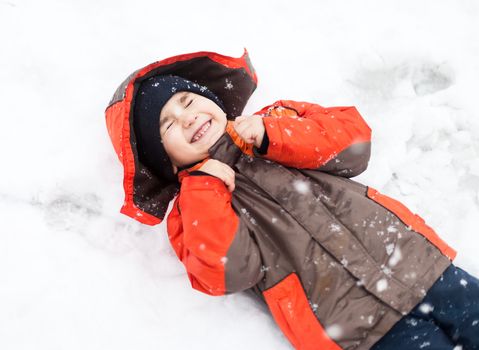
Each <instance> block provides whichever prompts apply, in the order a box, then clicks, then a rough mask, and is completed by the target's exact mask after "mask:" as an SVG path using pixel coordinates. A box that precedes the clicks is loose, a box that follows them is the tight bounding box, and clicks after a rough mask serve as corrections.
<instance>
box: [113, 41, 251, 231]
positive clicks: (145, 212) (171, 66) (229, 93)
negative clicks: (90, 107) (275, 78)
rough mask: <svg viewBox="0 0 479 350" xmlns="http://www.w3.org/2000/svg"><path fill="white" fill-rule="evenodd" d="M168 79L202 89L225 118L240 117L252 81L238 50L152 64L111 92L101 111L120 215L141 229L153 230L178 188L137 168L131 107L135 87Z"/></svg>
mask: <svg viewBox="0 0 479 350" xmlns="http://www.w3.org/2000/svg"><path fill="white" fill-rule="evenodd" d="M159 74H173V75H177V76H180V77H182V78H185V79H188V80H191V81H193V82H196V83H198V84H200V85H205V86H206V87H207V88H208V89H210V90H211V91H212V92H213V93H214V94H215V95H216V96H218V97H219V98H220V99H221V101H222V102H223V104H224V106H225V108H226V114H227V118H228V119H229V120H233V119H234V118H235V117H236V116H238V115H241V113H242V111H243V109H244V107H245V105H246V103H247V102H248V99H249V97H250V96H251V94H252V93H253V91H254V90H255V89H256V86H257V83H258V79H257V77H256V73H255V71H254V68H253V66H252V64H251V62H250V60H249V55H248V51H247V50H246V48H245V49H244V53H243V55H242V56H241V57H238V58H235V57H229V56H224V55H220V54H218V53H215V52H207V51H200V52H194V53H187V54H181V55H177V56H173V57H169V58H165V59H163V60H161V61H157V62H154V63H152V64H149V65H147V66H145V67H143V68H140V69H138V70H136V71H135V72H133V73H132V74H130V75H129V76H128V77H127V78H126V79H125V80H124V81H123V83H121V84H120V86H119V87H118V88H117V90H116V91H115V93H114V95H113V97H112V99H111V100H110V102H109V104H108V107H107V108H106V110H105V117H106V126H107V129H108V134H109V135H110V139H111V142H112V143H113V147H114V149H115V152H116V154H117V155H118V158H119V160H120V162H121V163H122V165H123V188H124V191H125V200H124V202H123V206H122V207H121V209H120V212H121V213H123V214H125V215H128V216H130V217H132V218H134V219H135V220H138V221H139V222H141V223H144V224H148V225H156V224H159V223H160V222H161V221H162V220H163V218H164V216H165V214H166V211H167V209H168V204H169V202H170V201H171V200H172V199H173V198H174V197H175V195H176V194H177V193H178V190H179V182H177V181H176V182H168V181H166V180H165V179H163V178H161V177H159V176H157V175H156V174H154V173H153V172H152V171H150V169H148V168H147V167H146V166H145V165H144V164H142V163H141V162H139V160H138V153H137V148H136V137H135V133H134V130H133V127H132V125H133V110H134V109H133V103H134V101H135V95H136V92H137V90H138V86H139V84H140V83H141V82H142V81H143V80H145V79H148V78H149V77H151V76H153V75H159Z"/></svg>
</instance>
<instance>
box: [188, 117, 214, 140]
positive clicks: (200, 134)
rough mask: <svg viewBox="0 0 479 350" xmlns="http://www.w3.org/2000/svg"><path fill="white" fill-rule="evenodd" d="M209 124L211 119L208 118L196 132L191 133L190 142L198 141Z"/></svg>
mask: <svg viewBox="0 0 479 350" xmlns="http://www.w3.org/2000/svg"><path fill="white" fill-rule="evenodd" d="M210 126H211V120H208V121H207V122H206V123H204V124H203V125H202V126H201V127H200V128H199V129H198V131H197V132H195V134H194V135H193V137H192V138H191V143H193V142H196V141H198V140H199V139H201V138H202V137H203V135H204V134H205V133H206V131H207V130H208V129H209V128H210Z"/></svg>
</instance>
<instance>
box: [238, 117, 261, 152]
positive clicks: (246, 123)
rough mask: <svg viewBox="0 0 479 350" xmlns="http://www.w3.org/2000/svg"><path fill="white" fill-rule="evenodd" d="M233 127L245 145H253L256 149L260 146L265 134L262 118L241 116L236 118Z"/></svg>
mask: <svg viewBox="0 0 479 350" xmlns="http://www.w3.org/2000/svg"><path fill="white" fill-rule="evenodd" d="M233 127H234V129H235V131H236V132H237V133H238V135H239V136H240V137H241V138H242V139H243V140H244V141H245V142H246V143H253V144H254V145H255V146H256V147H257V148H259V147H260V146H261V142H262V141H263V136H264V132H265V129H264V124H263V117H261V116H260V115H256V114H254V115H242V116H239V117H236V119H235V120H234V124H233Z"/></svg>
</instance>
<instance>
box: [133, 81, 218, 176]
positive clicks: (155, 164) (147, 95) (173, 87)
mask: <svg viewBox="0 0 479 350" xmlns="http://www.w3.org/2000/svg"><path fill="white" fill-rule="evenodd" d="M180 91H190V92H193V93H195V94H198V95H202V96H204V97H206V98H209V99H210V100H212V101H213V102H215V103H216V104H217V105H218V106H219V107H220V108H221V109H222V110H223V111H224V112H226V109H225V107H224V105H223V103H222V102H221V100H220V99H219V98H218V97H217V96H216V95H215V94H213V93H212V92H211V91H210V90H208V88H207V87H206V86H201V85H199V84H197V83H193V82H191V81H189V80H187V79H184V78H181V77H178V76H175V75H156V76H153V77H151V78H149V79H146V80H144V81H143V82H142V83H141V84H140V86H139V88H138V92H137V94H136V97H135V104H134V117H133V126H134V130H135V135H136V140H137V149H138V157H139V159H140V161H141V162H142V163H143V164H145V165H146V166H147V167H149V168H150V169H151V170H152V171H153V172H154V173H155V174H156V175H158V176H161V177H163V178H164V179H166V180H169V181H174V180H175V179H176V175H175V174H174V173H173V169H172V164H171V161H170V158H169V157H168V154H167V153H166V151H165V148H164V147H163V143H162V141H161V135H160V112H161V109H162V108H163V106H164V105H165V104H166V103H167V102H168V100H169V99H170V98H171V97H172V96H173V95H174V94H175V93H177V92H180Z"/></svg>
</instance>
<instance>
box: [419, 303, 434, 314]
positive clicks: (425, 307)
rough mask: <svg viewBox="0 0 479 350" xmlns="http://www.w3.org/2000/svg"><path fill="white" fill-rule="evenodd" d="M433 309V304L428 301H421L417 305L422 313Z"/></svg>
mask: <svg viewBox="0 0 479 350" xmlns="http://www.w3.org/2000/svg"><path fill="white" fill-rule="evenodd" d="M433 310H434V306H432V305H431V304H429V303H422V304H421V305H419V311H421V312H422V313H423V314H426V315H427V314H428V313H430V312H432V311H433Z"/></svg>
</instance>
